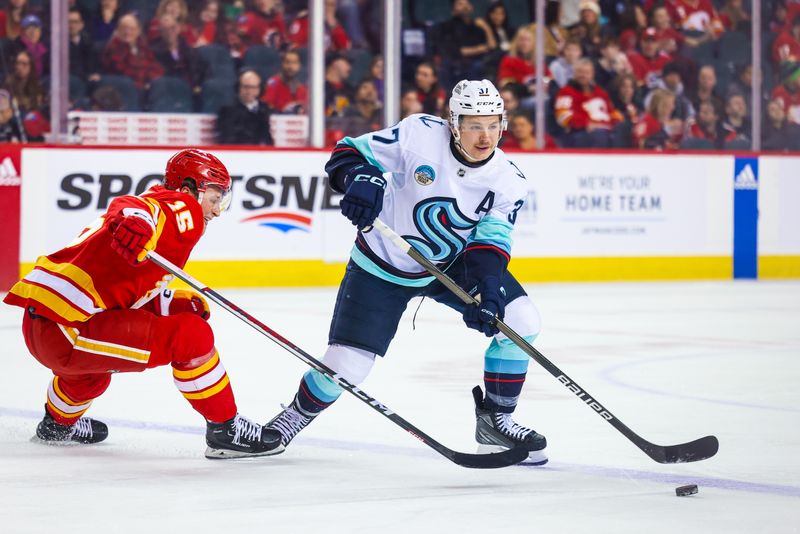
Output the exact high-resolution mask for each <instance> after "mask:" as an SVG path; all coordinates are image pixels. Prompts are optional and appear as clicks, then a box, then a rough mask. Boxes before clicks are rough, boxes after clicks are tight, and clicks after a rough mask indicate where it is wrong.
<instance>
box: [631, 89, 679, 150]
mask: <svg viewBox="0 0 800 534" xmlns="http://www.w3.org/2000/svg"><path fill="white" fill-rule="evenodd" d="M674 111H675V95H673V94H672V93H670V92H669V91H666V90H664V89H654V90H653V92H652V97H651V98H650V105H649V106H648V107H647V113H644V114H643V115H642V117H641V118H640V120H639V121H638V122H637V123H636V126H634V128H633V132H632V134H633V135H632V139H633V147H634V148H639V149H643V148H646V149H655V150H673V149H676V148H678V144H679V143H680V134H681V131H682V126H683V125H682V123H681V121H679V120H678V121H675V119H671V118H670V117H672V114H673V112H674Z"/></svg>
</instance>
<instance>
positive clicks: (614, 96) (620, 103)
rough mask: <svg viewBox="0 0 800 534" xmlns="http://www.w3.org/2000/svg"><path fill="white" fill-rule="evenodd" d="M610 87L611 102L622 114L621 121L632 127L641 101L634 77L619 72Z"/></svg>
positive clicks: (637, 115)
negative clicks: (611, 89)
mask: <svg viewBox="0 0 800 534" xmlns="http://www.w3.org/2000/svg"><path fill="white" fill-rule="evenodd" d="M612 87H613V91H612V93H611V102H612V103H613V104H614V107H615V108H617V109H618V110H619V112H620V113H621V114H622V119H623V122H626V123H628V124H629V125H630V126H631V127H633V125H634V124H636V123H637V122H638V121H639V116H640V115H641V113H642V101H641V98H640V97H639V96H640V95H639V90H638V89H639V88H638V87H637V85H636V78H634V77H633V75H632V74H621V75H619V76H617V77H616V79H615V80H614V84H613V86H612Z"/></svg>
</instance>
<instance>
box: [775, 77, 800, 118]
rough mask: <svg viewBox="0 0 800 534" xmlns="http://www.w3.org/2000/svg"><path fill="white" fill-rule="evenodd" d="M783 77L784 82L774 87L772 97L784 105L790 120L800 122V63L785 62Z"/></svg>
mask: <svg viewBox="0 0 800 534" xmlns="http://www.w3.org/2000/svg"><path fill="white" fill-rule="evenodd" d="M781 79H782V80H783V83H782V84H781V85H779V86H778V87H776V88H775V89H773V91H772V98H773V99H775V100H777V101H778V102H780V104H781V106H783V112H784V113H785V114H786V118H787V120H788V121H789V122H791V123H793V124H800V63H798V62H794V63H784V64H783V65H782V67H781Z"/></svg>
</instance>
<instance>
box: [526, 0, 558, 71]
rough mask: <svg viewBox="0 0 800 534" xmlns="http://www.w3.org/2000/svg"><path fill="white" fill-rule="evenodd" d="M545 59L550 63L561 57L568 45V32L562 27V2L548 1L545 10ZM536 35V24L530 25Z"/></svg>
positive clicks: (532, 32) (531, 30)
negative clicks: (565, 46)
mask: <svg viewBox="0 0 800 534" xmlns="http://www.w3.org/2000/svg"><path fill="white" fill-rule="evenodd" d="M544 25H545V28H544V30H545V31H544V57H545V60H546V61H547V62H548V63H550V62H551V61H554V60H555V59H556V58H558V57H559V56H560V55H561V52H562V51H563V50H564V45H566V44H567V30H566V29H565V28H564V27H563V26H562V25H561V2H558V1H555V0H548V2H547V4H545V8H544ZM528 29H529V30H530V32H531V34H533V35H536V23H535V22H534V23H533V24H530V25H528Z"/></svg>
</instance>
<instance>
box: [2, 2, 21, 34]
mask: <svg viewBox="0 0 800 534" xmlns="http://www.w3.org/2000/svg"><path fill="white" fill-rule="evenodd" d="M0 13H2V20H1V21H0V22H2V23H3V24H2V26H0V32H2V34H0V37H6V38H8V39H11V40H13V39H16V38H17V37H19V34H20V32H21V31H22V26H21V24H22V19H24V18H25V16H26V15H27V14H28V0H8V7H7V8H6V9H5V10H4V11H0Z"/></svg>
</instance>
